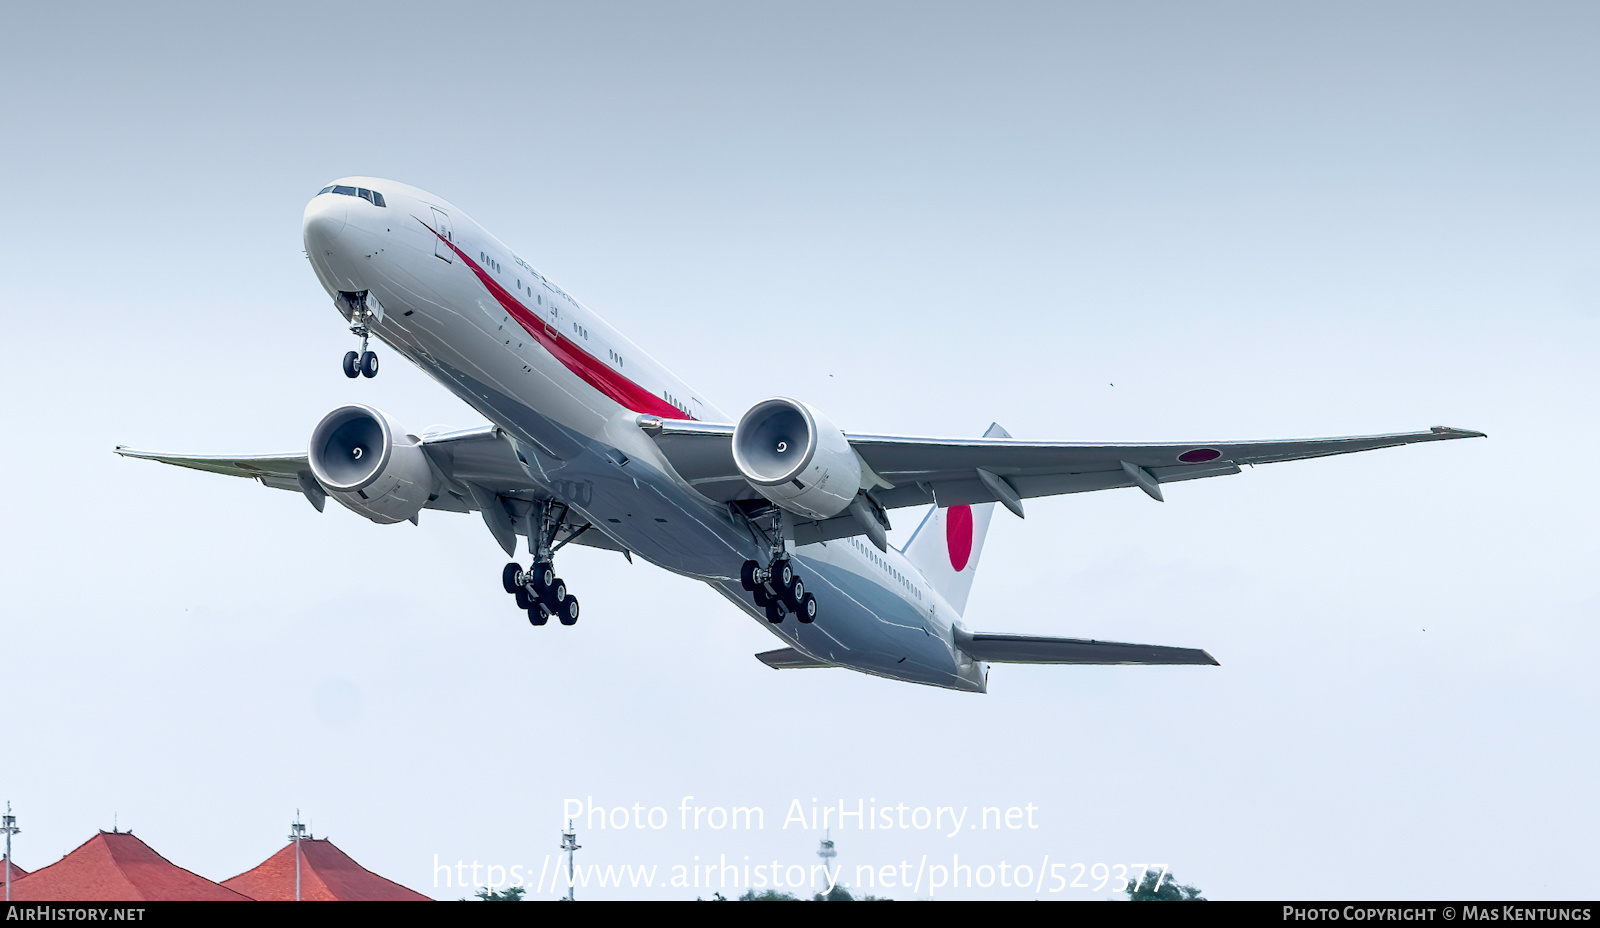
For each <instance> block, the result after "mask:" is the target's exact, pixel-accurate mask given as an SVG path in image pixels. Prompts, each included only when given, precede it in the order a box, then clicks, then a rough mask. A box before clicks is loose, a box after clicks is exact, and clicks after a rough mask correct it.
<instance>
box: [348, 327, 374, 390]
mask: <svg viewBox="0 0 1600 928" xmlns="http://www.w3.org/2000/svg"><path fill="white" fill-rule="evenodd" d="M350 333H351V334H352V335H359V336H361V350H360V351H346V352H345V353H344V375H345V376H346V377H349V378H350V379H351V380H354V379H355V378H357V377H376V376H378V353H377V352H376V351H368V350H367V338H368V336H369V335H370V334H371V333H370V332H369V331H368V330H367V326H366V323H362V322H358V323H355V324H353V325H351V326H350Z"/></svg>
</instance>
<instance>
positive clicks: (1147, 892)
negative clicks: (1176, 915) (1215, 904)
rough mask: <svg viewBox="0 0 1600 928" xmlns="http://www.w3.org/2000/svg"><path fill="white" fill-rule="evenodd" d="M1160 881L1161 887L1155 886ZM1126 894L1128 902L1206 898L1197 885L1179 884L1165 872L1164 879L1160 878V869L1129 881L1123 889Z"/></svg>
mask: <svg viewBox="0 0 1600 928" xmlns="http://www.w3.org/2000/svg"><path fill="white" fill-rule="evenodd" d="M1157 881H1160V883H1161V887H1160V888H1159V889H1157V888H1156V882H1157ZM1124 892H1126V893H1127V894H1128V901H1129V902H1205V901H1206V898H1205V897H1204V896H1202V895H1200V888H1199V887H1198V886H1180V885H1178V882H1177V881H1176V880H1174V879H1173V878H1172V874H1170V873H1169V874H1167V875H1166V879H1164V880H1163V879H1162V878H1161V871H1159V870H1151V871H1148V872H1146V873H1145V875H1144V879H1142V880H1140V881H1139V882H1138V883H1133V882H1131V881H1130V882H1129V883H1128V888H1127V889H1125V890H1124Z"/></svg>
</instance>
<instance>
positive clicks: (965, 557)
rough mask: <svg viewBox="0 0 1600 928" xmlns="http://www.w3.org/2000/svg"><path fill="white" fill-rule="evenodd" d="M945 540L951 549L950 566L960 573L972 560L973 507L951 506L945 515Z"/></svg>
mask: <svg viewBox="0 0 1600 928" xmlns="http://www.w3.org/2000/svg"><path fill="white" fill-rule="evenodd" d="M944 538H945V542H946V544H947V545H948V546H949V548H950V566H951V567H954V568H955V569H956V573H960V572H961V571H963V570H966V568H967V562H968V561H970V560H972V507H971V506H951V507H950V508H949V509H946V510H945V513H944Z"/></svg>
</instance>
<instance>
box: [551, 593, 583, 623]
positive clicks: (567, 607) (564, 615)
mask: <svg viewBox="0 0 1600 928" xmlns="http://www.w3.org/2000/svg"><path fill="white" fill-rule="evenodd" d="M556 615H558V616H560V617H561V624H562V625H577V624H578V597H576V596H568V597H567V601H566V602H564V603H562V604H561V608H560V609H558V610H556Z"/></svg>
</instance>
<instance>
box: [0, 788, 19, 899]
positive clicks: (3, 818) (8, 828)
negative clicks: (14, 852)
mask: <svg viewBox="0 0 1600 928" xmlns="http://www.w3.org/2000/svg"><path fill="white" fill-rule="evenodd" d="M0 831H3V832H5V833H6V901H7V902H10V901H11V836H12V835H14V834H18V833H20V832H21V831H22V829H21V828H18V827H17V817H16V816H15V815H12V814H11V800H9V799H7V800H6V814H5V815H0Z"/></svg>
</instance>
